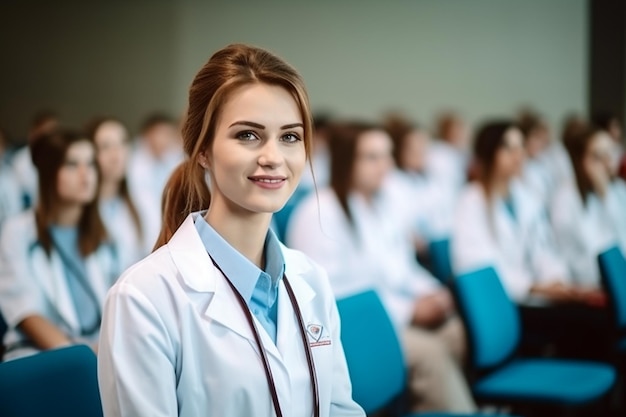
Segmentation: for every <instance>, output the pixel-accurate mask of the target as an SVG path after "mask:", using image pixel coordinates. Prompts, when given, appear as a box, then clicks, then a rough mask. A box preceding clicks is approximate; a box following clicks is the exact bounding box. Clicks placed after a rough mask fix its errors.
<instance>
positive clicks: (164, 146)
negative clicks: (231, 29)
mask: <svg viewBox="0 0 626 417" xmlns="http://www.w3.org/2000/svg"><path fill="white" fill-rule="evenodd" d="M183 158H184V153H183V149H182V147H181V141H180V132H179V128H178V126H177V124H176V121H175V120H174V119H173V118H171V117H170V116H168V115H166V114H161V113H156V114H152V115H150V116H148V117H147V118H146V120H145V121H144V123H143V125H142V127H141V133H140V136H139V138H138V140H137V143H136V145H135V147H134V149H133V151H132V153H131V156H130V162H129V165H128V173H127V175H128V187H129V191H130V195H131V196H132V198H133V200H134V201H136V202H138V203H139V204H141V212H142V221H143V224H144V225H145V227H144V228H143V235H144V239H145V241H146V242H148V243H149V244H150V245H154V243H155V242H156V239H157V237H158V236H159V232H160V231H161V220H162V219H161V196H162V195H163V188H164V187H165V183H166V182H167V180H168V178H169V177H170V175H171V174H172V172H173V171H174V169H176V167H177V166H178V165H179V164H180V163H181V162H182V161H183Z"/></svg>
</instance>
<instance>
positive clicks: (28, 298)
mask: <svg viewBox="0 0 626 417" xmlns="http://www.w3.org/2000/svg"><path fill="white" fill-rule="evenodd" d="M29 214H31V212H25V213H23V214H22V215H19V216H18V217H14V218H12V219H11V220H9V222H7V224H6V225H5V227H4V229H3V231H2V235H1V236H0V309H1V311H2V315H3V316H4V319H5V320H6V322H7V325H8V326H9V327H12V328H15V327H17V325H18V324H20V322H21V321H22V320H24V319H25V318H26V317H28V316H30V315H35V314H37V315H41V316H44V317H45V316H46V315H47V313H46V311H45V308H44V306H45V302H44V296H43V294H42V290H41V288H40V287H39V286H37V284H36V283H35V282H34V280H33V276H32V273H31V272H30V268H29V250H30V248H28V242H27V241H26V240H25V239H28V237H26V236H24V230H23V229H24V227H23V226H24V224H25V222H24V221H25V220H26V219H25V216H27V215H29ZM31 262H32V259H31Z"/></svg>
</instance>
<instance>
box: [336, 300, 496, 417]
mask: <svg viewBox="0 0 626 417" xmlns="http://www.w3.org/2000/svg"><path fill="white" fill-rule="evenodd" d="M337 307H338V310H339V316H340V317H341V342H342V344H343V348H344V351H345V355H346V361H347V363H348V371H349V372H350V379H351V381H352V397H353V398H354V400H355V401H356V402H357V403H358V404H360V405H361V407H363V409H364V410H365V412H366V413H367V414H368V415H370V414H374V413H378V412H380V411H383V410H384V411H388V412H389V411H391V413H392V414H393V415H397V416H400V415H403V416H409V414H406V413H403V409H404V408H405V407H404V405H405V404H404V401H403V399H404V393H405V389H406V382H407V381H406V378H407V373H406V366H405V363H404V357H403V353H402V348H401V345H400V341H399V340H398V337H397V335H396V332H395V328H394V326H393V324H392V323H391V321H390V319H389V317H388V315H387V312H386V310H385V308H384V306H383V304H382V302H381V301H380V298H379V297H378V295H377V293H376V292H375V291H373V290H370V291H365V292H362V293H359V294H356V295H353V296H350V297H346V298H342V299H339V300H337ZM412 415H413V416H421V417H451V416H453V414H446V413H432V414H431V413H419V414H412ZM476 416H478V415H476ZM490 417H497V416H495V415H490Z"/></svg>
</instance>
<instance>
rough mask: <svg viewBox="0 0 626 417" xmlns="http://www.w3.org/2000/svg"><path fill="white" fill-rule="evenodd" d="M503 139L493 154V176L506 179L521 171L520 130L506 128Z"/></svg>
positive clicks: (522, 142) (522, 153)
mask: <svg viewBox="0 0 626 417" xmlns="http://www.w3.org/2000/svg"><path fill="white" fill-rule="evenodd" d="M503 139H504V141H503V143H502V146H501V147H500V148H499V149H498V150H497V151H496V155H495V161H494V176H495V177H497V178H500V179H504V180H507V181H508V180H511V179H513V178H514V177H516V176H518V175H519V174H520V173H521V172H522V166H523V164H524V141H523V136H522V132H520V130H519V129H517V128H510V129H509V130H507V131H506V132H505V133H504V138H503Z"/></svg>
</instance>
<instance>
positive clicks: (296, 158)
mask: <svg viewBox="0 0 626 417" xmlns="http://www.w3.org/2000/svg"><path fill="white" fill-rule="evenodd" d="M311 134H312V129H311V116H310V110H309V104H308V98H307V95H306V91H305V89H304V84H303V81H302V79H301V78H300V76H299V75H298V73H297V72H296V71H295V70H294V69H293V68H292V67H291V66H289V65H288V64H286V63H285V62H284V61H282V60H281V59H280V58H278V57H276V56H274V55H272V54H271V53H269V52H267V51H264V50H262V49H258V48H254V47H250V46H246V45H230V46H227V47H225V48H223V49H221V50H219V51H217V52H216V53H215V54H214V55H213V56H212V57H211V58H210V59H209V61H208V62H207V63H206V64H205V65H204V67H203V68H202V69H201V70H200V71H199V72H198V74H197V75H196V77H195V79H194V81H193V82H192V85H191V89H190V94H189V107H188V114H187V118H186V122H185V124H184V126H183V138H184V149H185V152H186V153H187V155H188V158H187V159H186V160H185V162H184V163H183V164H181V165H180V166H179V167H178V168H177V169H176V171H175V172H174V173H173V175H172V177H171V178H170V180H169V181H168V184H167V186H166V189H165V196H164V202H165V204H164V217H163V218H164V225H163V229H162V231H161V235H160V238H159V242H158V243H157V246H158V245H161V244H162V246H160V247H159V248H158V249H157V250H156V251H155V252H153V253H152V254H151V255H150V256H148V257H147V258H145V259H144V260H142V261H140V262H139V263H137V264H135V265H134V266H133V267H131V268H130V269H129V270H127V271H126V272H125V273H124V274H123V275H122V277H121V278H120V280H119V281H118V282H117V284H116V285H115V286H114V287H113V289H112V290H111V292H110V293H109V295H108V298H107V301H106V304H105V311H104V316H103V323H102V336H101V339H100V348H99V357H98V379H99V386H100V392H101V397H102V404H103V409H104V415H105V416H107V417H110V416H140V415H141V416H193V417H195V416H200V415H215V416H225V417H234V416H242V417H243V416H246V417H247V416H275V415H276V416H281V415H282V416H294V417H297V416H311V415H313V416H325V417H326V416H364V414H363V410H362V409H361V408H360V407H359V406H358V405H357V404H356V403H355V402H354V401H353V400H352V395H351V383H350V378H349V374H348V369H347V365H346V360H345V357H344V353H343V348H342V344H341V339H340V328H339V317H338V311H337V307H336V304H335V299H334V297H333V294H332V290H331V288H330V285H329V283H328V278H327V276H326V273H325V272H324V271H323V270H322V269H321V268H320V267H319V266H318V265H317V264H315V263H314V262H312V261H311V260H309V259H308V258H307V257H306V256H305V255H303V254H302V253H300V252H297V251H294V250H290V249H287V248H285V247H284V246H283V245H282V244H281V243H280V242H278V240H277V238H276V236H275V235H274V234H273V233H272V232H271V230H270V229H269V224H270V220H271V216H272V213H273V212H275V211H277V210H279V209H280V208H281V207H282V206H283V205H284V204H285V202H286V201H287V199H288V198H289V196H290V195H291V193H292V192H293V191H294V190H295V188H296V186H297V184H298V181H299V179H300V177H301V175H302V171H303V169H304V168H305V165H306V160H307V158H308V157H309V156H310V149H311ZM207 172H208V173H210V175H209V178H210V180H209V184H207V182H206V177H207V175H206V174H207ZM207 206H208V210H205V211H199V210H203V209H206V207H207Z"/></svg>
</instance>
